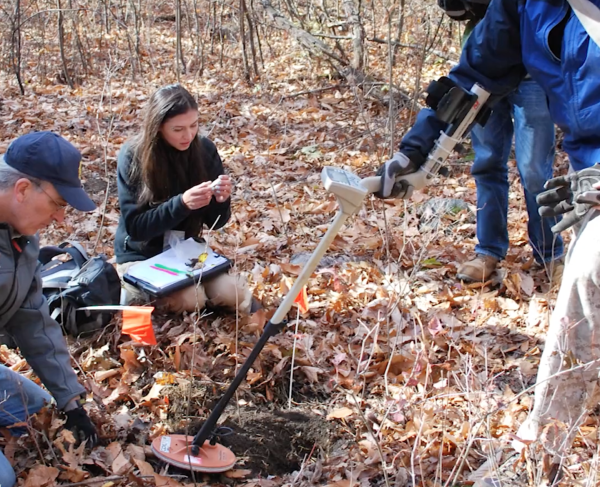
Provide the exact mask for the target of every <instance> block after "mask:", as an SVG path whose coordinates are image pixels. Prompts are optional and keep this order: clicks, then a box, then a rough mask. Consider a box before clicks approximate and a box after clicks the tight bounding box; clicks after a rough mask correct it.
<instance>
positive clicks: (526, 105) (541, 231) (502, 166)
mask: <svg viewBox="0 0 600 487" xmlns="http://www.w3.org/2000/svg"><path fill="white" fill-rule="evenodd" d="M513 120H514V122H513ZM513 132H514V134H515V155H516V159H517V169H518V171H519V175H520V177H521V184H522V186H523V190H524V192H525V203H526V205H527V213H528V215H529V222H528V224H527V230H528V232H529V243H530V245H531V247H532V248H533V255H534V257H535V260H536V261H537V262H540V263H542V262H550V261H552V260H554V259H557V258H559V257H561V256H562V254H563V242H562V239H561V237H560V235H558V236H555V235H554V234H553V233H552V231H551V230H550V227H552V226H553V225H554V224H555V223H556V221H557V220H555V219H553V218H542V217H540V216H539V214H538V205H537V203H536V201H535V198H536V196H537V195H538V194H539V193H540V192H542V191H543V189H544V183H545V182H546V181H547V180H548V179H550V178H552V165H553V162H554V124H553V122H552V119H551V118H550V114H549V112H548V107H547V101H546V95H545V93H544V92H543V90H542V89H541V88H540V87H539V85H538V84H537V83H535V82H534V81H532V80H524V81H523V82H521V84H520V85H519V88H518V89H517V90H516V91H514V92H513V93H511V94H510V95H508V96H507V97H506V98H504V99H503V100H501V101H500V102H499V103H498V104H497V105H496V106H495V108H494V111H493V113H492V115H491V116H490V119H489V120H488V122H487V124H486V125H485V127H481V126H479V125H477V126H476V127H475V128H474V129H473V131H472V132H471V139H472V141H473V150H474V151H475V162H474V163H473V166H472V168H471V174H472V175H473V176H474V178H475V183H476V184H477V240H478V241H479V243H478V244H477V246H476V247H475V251H476V252H477V253H479V254H484V255H490V256H492V257H495V258H496V259H500V260H502V259H504V257H506V252H507V250H508V229H507V214H508V186H509V184H508V166H507V162H508V157H509V155H510V149H511V145H512V138H513Z"/></svg>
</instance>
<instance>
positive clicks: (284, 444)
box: [0, 46, 598, 487]
mask: <svg viewBox="0 0 600 487" xmlns="http://www.w3.org/2000/svg"><path fill="white" fill-rule="evenodd" d="M273 49H274V51H275V52H273V53H272V55H271V56H270V58H269V59H270V60H269V61H268V62H267V63H265V65H264V66H263V72H262V77H261V79H260V80H254V82H253V83H247V82H244V81H240V80H238V78H239V73H237V74H236V75H235V76H234V75H232V73H236V72H237V71H236V70H237V69H238V68H237V67H236V66H235V65H234V63H232V62H231V61H229V60H228V59H225V61H224V64H223V66H220V65H219V61H218V58H217V56H216V55H214V56H213V57H209V58H208V59H209V62H208V63H207V66H206V67H205V70H204V72H203V74H202V76H201V77H195V76H193V75H182V77H181V82H182V84H184V85H185V86H186V87H187V88H188V89H189V90H190V91H192V92H193V93H194V95H196V96H197V97H198V102H199V106H200V113H199V116H200V123H201V132H202V133H203V134H204V135H207V136H208V137H210V138H211V139H212V140H213V141H214V142H215V144H216V145H217V147H218V149H219V152H220V154H221V157H222V158H223V160H224V164H225V166H226V168H227V171H228V172H229V174H231V176H232V178H233V179H234V181H235V190H234V193H233V196H232V217H231V220H230V222H229V223H228V225H227V226H226V227H225V228H224V229H222V230H220V231H217V232H208V233H205V237H207V238H208V240H209V242H210V243H211V245H212V246H213V247H214V248H215V250H217V251H220V252H221V253H223V254H225V255H227V256H228V257H229V258H230V259H231V260H232V261H233V262H234V270H235V272H239V273H241V274H242V275H244V276H245V277H246V278H247V279H248V282H249V283H250V286H251V288H252V289H253V292H254V295H255V297H256V298H257V299H258V300H259V301H260V302H261V303H262V304H263V307H264V309H263V310H261V311H259V312H257V313H255V314H254V315H252V316H236V315H235V314H231V313H223V312H217V311H212V312H205V313H203V314H201V315H198V314H189V315H185V316H183V317H180V316H169V315H164V314H161V313H159V312H155V313H154V315H153V323H154V331H155V334H156V337H157V341H158V345H156V346H141V345H139V344H137V343H135V342H133V341H131V339H130V338H129V337H128V336H127V335H122V334H121V332H120V329H121V322H122V320H121V317H120V315H119V314H118V315H116V316H115V318H114V320H113V321H112V323H111V324H110V325H109V326H108V327H107V328H106V329H104V330H102V331H100V332H97V333H96V334H94V335H92V336H84V337H79V338H77V339H73V338H69V343H70V347H71V351H72V355H73V360H74V364H75V368H76V370H77V371H78V373H79V374H80V377H81V380H82V382H84V383H85V384H86V386H87V388H88V390H89V391H90V395H89V404H88V406H87V407H88V408H89V411H90V415H91V417H92V419H93V420H94V422H95V423H96V424H97V426H98V428H99V432H100V437H101V439H102V443H101V445H100V446H97V447H96V448H95V449H94V450H93V451H91V452H90V451H89V450H85V449H84V448H83V447H80V448H77V447H76V446H75V445H74V444H73V438H72V437H71V436H70V435H69V434H67V433H65V432H64V431H63V430H61V429H60V425H61V420H60V419H59V418H58V416H57V415H56V413H55V412H54V411H52V410H49V411H47V412H46V413H44V414H40V415H38V417H37V419H36V423H35V428H34V429H33V430H32V432H31V433H32V434H30V435H27V436H24V437H22V438H20V439H14V438H11V437H9V436H5V437H4V439H3V440H0V441H1V442H2V443H3V445H4V452H5V454H6V456H7V457H8V458H9V459H10V460H11V461H12V462H13V463H14V465H15V469H16V471H17V472H18V474H19V477H20V479H19V482H20V483H21V484H23V485H25V486H27V487H33V486H36V487H46V486H50V485H53V484H54V483H59V484H69V485H102V486H103V487H111V486H113V485H125V484H128V485H144V484H146V483H149V484H156V485H160V486H163V485H164V486H178V485H182V484H190V483H192V482H193V483H195V484H196V485H212V486H218V485H245V486H248V487H251V486H257V487H258V486H264V487H267V486H280V485H289V486H292V485H294V486H308V485H327V486H330V487H334V486H335V487H352V486H359V485H360V486H373V485H377V486H379V485H381V486H383V485H391V486H396V487H401V486H404V485H424V486H425V485H427V486H442V485H443V486H452V485H472V484H473V483H474V482H475V481H476V480H477V475H479V474H481V473H482V472H484V471H487V470H490V469H493V466H494V465H495V464H496V463H497V464H503V463H504V461H505V460H506V459H507V458H510V456H511V451H510V448H509V447H508V444H509V440H510V438H511V435H514V434H515V433H516V431H517V429H518V426H519V424H520V423H521V422H522V421H523V419H524V418H525V417H526V414H527V411H528V410H529V408H530V407H531V404H532V389H531V386H532V385H533V384H534V382H535V376H536V372H537V367H538V363H539V359H540V356H541V351H542V350H543V346H544V335H545V333H546V331H547V327H548V318H549V311H550V310H551V308H552V303H553V301H554V299H555V291H556V286H553V285H551V281H550V280H549V278H548V269H539V268H536V266H535V265H533V259H532V252H531V249H530V248H529V246H528V241H527V213H526V209H525V202H524V198H523V194H522V190H521V187H520V183H519V180H518V175H517V172H516V169H515V165H514V161H513V160H511V162H510V181H511V188H510V211H509V234H510V249H509V253H508V256H507V258H506V260H505V261H503V262H502V264H501V266H500V268H499V270H498V271H497V272H496V274H495V275H494V277H493V279H491V280H490V281H489V282H487V283H485V284H483V285H465V284H463V283H461V282H459V281H457V280H456V276H455V275H456V269H457V267H458V265H459V264H460V263H461V262H463V261H464V260H466V259H467V258H469V257H470V256H472V255H473V251H474V245H475V243H476V239H475V215H476V191H475V184H474V181H473V179H472V178H471V177H470V175H469V163H470V161H471V160H472V154H468V153H467V155H465V156H460V157H454V158H453V160H452V161H451V162H450V165H449V167H450V169H451V174H450V176H449V177H448V178H446V179H439V180H437V181H436V183H435V184H434V185H433V186H431V187H429V188H427V189H426V190H425V191H423V192H420V193H417V194H415V195H414V196H413V198H412V199H411V200H409V201H400V200H389V201H380V200H377V199H375V198H373V199H369V200H368V201H367V202H366V204H365V206H364V207H363V209H362V210H361V211H360V212H359V213H358V214H357V215H356V216H355V217H353V218H352V219H351V220H349V222H348V223H347V224H346V226H345V227H344V228H343V229H342V231H341V232H340V233H339V235H338V236H337V238H336V239H335V241H334V242H333V244H332V246H331V248H330V250H329V253H328V254H327V258H326V260H324V261H323V262H322V265H320V267H319V268H318V269H317V271H316V272H315V274H314V275H313V276H312V278H311V279H310V282H309V284H308V298H309V304H310V309H309V311H308V312H307V313H304V314H302V315H300V316H299V318H298V317H297V314H296V309H295V308H294V309H293V311H292V312H291V313H290V325H289V326H288V328H286V329H285V330H284V331H283V332H282V333H281V334H279V335H277V336H275V337H273V338H272V339H271V340H270V341H269V342H268V343H267V345H266V347H265V349H264V350H263V352H262V353H261V355H260V357H259V358H258V359H257V361H256V363H255V364H254V365H253V367H252V369H251V370H250V372H249V374H248V378H247V381H245V382H244V383H243V384H242V386H241V387H240V388H239V390H238V392H237V394H236V396H235V397H234V399H233V400H232V402H231V404H230V406H229V407H228V409H227V410H226V411H225V414H224V416H223V417H222V422H223V424H224V425H228V426H230V427H231V428H232V429H233V432H234V433H233V435H230V436H227V437H223V438H222V440H221V441H222V442H223V443H224V444H225V445H226V446H228V447H229V448H231V449H232V450H233V451H234V453H235V454H236V455H237V456H238V460H239V461H238V463H237V465H236V466H235V468H234V469H233V470H231V471H229V472H227V473H225V474H219V475H203V474H196V475H195V478H193V477H192V476H190V475H189V473H187V472H185V471H182V470H178V469H174V468H166V466H165V465H164V464H163V463H161V462H160V461H158V460H157V459H156V458H155V457H154V456H153V454H152V453H151V451H150V449H149V443H150V442H151V440H152V439H154V438H156V437H157V436H160V435H162V434H165V433H168V432H190V433H191V434H194V433H195V432H196V431H197V429H198V426H199V425H200V424H201V423H202V420H203V419H204V418H206V416H207V414H208V413H209V412H210V410H211V408H212V407H213V406H214V404H215V401H216V400H218V398H219V397H220V396H221V394H222V393H223V391H224V390H225V388H226V387H227V384H228V383H229V382H230V381H231V380H232V378H233V376H234V374H235V371H236V370H237V369H238V368H239V366H240V365H241V363H243V361H244V359H245V357H246V356H247V355H248V354H249V352H250V350H251V348H252V346H253V345H254V343H255V342H256V341H257V339H258V337H259V336H260V333H261V331H262V330H263V328H264V325H265V323H266V321H267V320H268V318H269V316H270V315H272V313H273V312H274V310H275V309H276V307H277V305H278V304H279V303H280V301H281V300H282V298H283V297H284V296H285V294H286V292H287V291H288V289H289V288H290V287H291V284H292V283H293V280H294V279H295V277H296V276H297V275H298V273H299V271H300V270H301V266H302V262H303V260H302V259H303V258H304V257H305V256H306V255H307V254H309V253H310V252H312V250H313V249H314V247H315V245H316V244H317V243H318V241H319V239H320V237H321V236H322V235H323V234H324V232H325V231H326V230H327V228H328V225H329V223H330V222H331V220H332V219H333V216H334V215H335V211H336V208H337V205H336V202H335V200H334V198H333V197H332V196H330V195H328V194H327V193H326V192H325V190H324V189H323V187H322V185H321V183H320V171H321V168H322V167H324V166H327V165H333V166H339V167H343V168H346V169H349V170H352V171H353V172H355V173H357V174H359V175H360V176H362V177H364V176H369V175H373V174H374V172H375V171H376V169H377V167H378V166H379V165H380V164H381V162H382V161H384V160H385V159H386V157H387V156H388V155H389V134H388V129H387V127H386V123H387V108H386V107H384V106H382V105H381V104H380V103H379V102H377V101H373V100H371V99H370V98H368V97H367V96H365V94H364V93H362V92H361V91H360V89H358V88H357V87H351V86H348V85H347V84H345V82H340V81H339V80H336V79H333V78H332V77H328V76H317V75H316V74H314V73H316V72H322V71H323V68H322V67H321V66H320V65H318V64H316V63H315V62H314V61H312V60H311V59H310V58H308V57H306V56H305V55H303V54H301V53H300V52H299V51H298V50H297V49H287V50H286V48H285V47H281V46H280V47H273ZM372 49H373V52H372V53H371V58H372V59H378V58H380V57H382V55H381V52H383V51H381V50H383V49H384V47H380V46H375V47H373V48H372ZM380 51H381V52H380ZM163 54H164V55H163ZM417 54H418V52H415V53H411V52H408V53H405V54H403V55H402V56H400V58H399V59H398V63H399V65H401V66H403V67H404V68H403V70H402V73H401V74H399V76H398V77H399V79H398V84H399V85H400V86H402V87H406V88H407V90H408V89H409V88H410V83H412V81H411V80H414V78H415V76H416V75H415V69H416V68H415V67H414V66H415V65H416V64H418V63H417V59H416V56H417ZM148 55H149V56H150V55H151V56H152V57H153V60H154V61H153V62H154V70H153V71H150V72H148V73H147V74H146V76H145V77H144V80H143V81H142V80H140V79H136V80H132V79H131V78H130V77H128V76H127V75H125V74H120V73H109V74H107V75H106V77H104V79H98V80H96V81H94V80H88V81H85V82H83V83H82V84H81V85H79V86H77V87H76V88H75V89H72V90H71V89H69V88H68V87H67V86H64V85H60V84H56V83H55V82H51V81H49V80H47V79H39V78H37V79H36V77H32V79H31V80H30V81H29V82H28V84H27V92H26V94H25V95H23V96H22V95H20V94H18V92H17V90H16V88H14V86H13V84H14V83H12V81H10V82H9V80H8V78H7V79H6V81H7V82H6V83H3V85H2V86H3V88H2V89H1V91H0V97H1V100H2V102H1V108H0V120H2V125H1V127H0V152H1V153H3V152H4V151H5V149H6V147H7V146H8V144H9V142H10V141H11V140H12V139H13V138H15V137H16V136H18V135H20V134H23V133H26V132H29V131H32V130H53V131H56V132H58V133H61V134H62V135H64V136H66V137H68V138H69V139H70V140H71V141H72V142H73V143H74V144H75V145H76V146H78V147H79V148H80V150H81V151H82V153H83V155H84V163H83V164H84V165H83V179H84V180H85V187H86V189H87V190H88V191H89V192H90V194H91V195H92V197H93V199H94V200H95V201H96V202H97V203H98V209H97V210H96V211H95V212H93V213H91V214H82V213H78V212H76V211H74V210H69V211H68V212H67V217H66V219H65V222H64V223H62V224H54V225H52V226H51V227H50V228H48V229H47V230H44V231H43V232H42V233H41V238H42V241H43V242H44V243H53V244H56V243H60V242H62V241H65V240H78V241H80V242H82V243H83V244H84V245H85V246H86V247H87V249H88V250H89V251H90V253H105V254H107V255H108V256H109V257H110V256H112V254H113V250H112V242H113V237H114V234H115V230H116V226H117V222H118V219H119V205H118V199H117V193H116V183H115V172H116V157H117V153H118V150H119V148H120V147H121V146H122V144H123V142H124V141H125V140H127V138H128V137H129V136H131V135H132V134H133V133H135V131H136V130H137V129H138V127H139V122H140V113H141V112H140V110H141V108H142V107H143V106H144V103H145V101H146V100H147V98H148V96H149V94H150V93H152V91H153V90H154V89H156V88H157V87H159V86H161V85H162V84H167V83H170V82H173V81H174V80H173V79H172V78H173V76H172V59H170V58H169V56H167V54H165V53H163V52H161V50H160V47H156V52H154V53H149V54H148ZM450 67H451V63H449V62H446V61H444V60H440V59H437V58H435V56H432V57H431V58H428V63H427V65H426V69H425V70H424V73H423V76H422V80H421V83H422V86H426V84H427V83H428V82H429V81H430V80H431V79H435V78H437V77H438V76H440V75H442V74H444V73H446V72H447V71H448V70H449V69H450ZM169 73H170V74H169ZM413 116H414V114H412V113H411V110H410V103H408V104H405V105H404V106H403V108H402V109H401V110H400V111H399V113H398V115H397V122H398V123H397V127H396V128H397V131H398V134H397V135H396V138H397V139H398V138H399V135H401V133H402V132H403V131H405V130H406V129H407V128H408V127H409V126H410V121H411V119H412V118H413ZM565 161H566V159H565V156H564V154H562V153H560V152H559V155H558V156H557V171H565V170H566V162H565ZM297 318H298V319H297ZM296 326H297V331H296V330H295V327H296ZM294 348H295V354H294V371H293V375H292V376H291V374H290V367H291V361H292V351H293V349H294ZM0 361H1V362H2V363H4V364H6V365H8V366H11V367H12V368H13V369H15V370H19V371H21V372H22V373H24V374H26V375H28V376H30V377H33V376H32V371H31V370H29V368H28V365H27V363H26V362H25V361H24V360H23V359H22V357H21V356H20V355H19V354H18V352H16V351H13V350H9V349H7V348H6V347H4V346H3V347H2V348H1V349H0ZM290 384H291V386H290ZM290 391H291V395H290ZM597 427H598V420H597V418H595V417H590V418H589V419H588V420H587V421H586V422H585V424H584V425H583V426H582V427H581V428H580V434H579V435H578V437H577V440H576V442H575V446H574V449H573V453H572V455H571V456H570V457H569V461H568V465H567V466H566V476H565V484H564V485H571V484H572V485H584V484H583V483H577V482H578V481H581V479H588V481H589V479H590V478H592V477H593V475H594V471H595V470H596V469H597V466H596V462H597V455H596V447H597V441H596V437H597ZM543 461H544V459H543V458H541V457H539V456H538V457H536V456H535V455H530V456H524V457H522V458H519V459H517V460H516V461H515V460H514V459H513V460H512V463H510V465H511V466H510V468H508V470H507V471H506V472H505V473H504V474H503V475H505V477H503V482H504V483H503V484H502V485H542V480H541V476H542V475H543V473H544V468H543V465H542V464H543ZM482 465H483V467H482ZM480 467H481V468H480ZM505 470H506V469H505ZM476 471H477V474H475V476H474V472H476ZM577 479H579V480H577ZM510 482H512V483H510ZM587 485H593V483H592V484H587Z"/></svg>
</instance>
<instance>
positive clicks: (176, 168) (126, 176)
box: [115, 85, 252, 312]
mask: <svg viewBox="0 0 600 487" xmlns="http://www.w3.org/2000/svg"><path fill="white" fill-rule="evenodd" d="M117 173H118V174H117V185H118V191H119V204H120V207H121V218H120V220H119V226H118V229H117V235H116V238H115V255H116V257H117V270H118V272H119V275H121V276H123V274H125V273H126V272H127V270H128V268H129V267H130V266H131V265H133V264H134V263H136V262H139V261H142V260H145V259H148V258H150V257H154V256H155V255H157V254H159V253H161V252H162V251H163V250H164V248H165V247H166V244H167V243H168V241H169V239H170V238H171V235H173V234H176V235H177V237H180V238H186V239H187V238H190V237H199V236H200V235H201V234H202V229H203V227H204V225H206V226H207V227H208V228H213V229H218V228H221V227H222V226H223V225H225V224H226V223H227V221H228V220H229V217H230V215H231V211H230V201H231V200H230V196H231V191H232V189H233V183H232V180H231V178H230V177H229V176H228V175H227V174H225V171H224V169H223V163H222V162H221V158H220V157H219V154H218V152H217V148H216V147H215V145H214V144H213V143H212V142H211V141H210V140H209V139H207V138H206V137H202V136H200V135H199V134H198V104H197V103H196V100H194V97H193V96H192V95H191V94H190V93H189V92H188V91H187V90H186V89H185V88H183V87H182V86H181V85H169V86H164V87H163V88H160V89H159V90H158V91H156V92H155V93H154V94H153V95H152V96H151V97H150V100H149V101H148V105H147V106H146V110H145V114H144V120H143V125H142V131H141V132H140V133H139V134H138V135H136V136H134V137H133V138H132V139H131V140H129V141H127V142H126V143H125V144H124V145H123V147H122V148H121V151H120V152H119V157H118V161H117ZM124 287H125V289H126V290H127V296H128V301H131V300H132V299H139V298H141V297H143V295H141V294H140V291H139V290H138V289H137V288H135V287H133V286H130V285H127V284H124ZM207 300H209V301H210V303H211V304H213V305H217V306H226V307H230V308H236V307H237V309H239V310H240V311H242V312H248V311H250V307H251V302H252V295H251V294H250V292H249V290H248V287H247V285H246V282H245V281H244V280H242V279H241V278H239V276H233V275H230V274H227V273H224V274H220V275H218V276H217V277H214V278H212V279H209V280H207V281H206V282H204V280H203V282H202V284H201V285H199V286H190V287H189V288H185V289H183V290H181V291H177V292H175V293H173V294H171V295H169V296H168V297H167V298H164V299H163V304H164V306H165V307H166V308H168V309H169V310H171V311H174V312H182V311H193V310H195V309H197V308H200V309H201V308H203V307H204V305H205V303H206V302H207Z"/></svg>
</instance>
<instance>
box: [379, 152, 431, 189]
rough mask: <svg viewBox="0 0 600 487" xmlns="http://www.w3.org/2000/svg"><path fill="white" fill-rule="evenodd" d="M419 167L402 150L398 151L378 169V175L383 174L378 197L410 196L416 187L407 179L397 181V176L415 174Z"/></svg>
mask: <svg viewBox="0 0 600 487" xmlns="http://www.w3.org/2000/svg"><path fill="white" fill-rule="evenodd" d="M418 169H419V168H418V166H417V165H416V164H415V163H414V162H413V161H411V160H410V159H409V158H408V157H407V156H405V155H404V154H403V153H402V152H396V153H395V154H394V155H393V156H392V158H391V159H390V160H389V161H387V162H385V163H384V164H383V166H381V167H380V168H379V169H378V171H377V176H381V189H380V190H379V191H377V192H376V193H375V196H377V197H378V198H403V199H406V198H410V196H411V195H412V192H413V190H414V189H415V188H414V187H413V186H412V185H410V184H408V183H407V182H406V181H403V180H400V181H396V177H397V176H403V175H407V174H413V173H415V172H417V171H418ZM416 189H422V188H420V187H419V188H416Z"/></svg>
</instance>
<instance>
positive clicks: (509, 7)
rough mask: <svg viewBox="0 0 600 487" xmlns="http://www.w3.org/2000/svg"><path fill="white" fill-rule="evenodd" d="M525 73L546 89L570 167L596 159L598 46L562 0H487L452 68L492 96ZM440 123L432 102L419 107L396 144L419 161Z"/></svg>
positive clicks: (599, 144) (599, 138) (598, 0)
mask: <svg viewBox="0 0 600 487" xmlns="http://www.w3.org/2000/svg"><path fill="white" fill-rule="evenodd" d="M591 2H592V3H593V4H594V5H596V6H598V7H600V0H591ZM526 73H529V74H530V75H531V77H532V78H533V79H534V80H535V81H537V82H538V83H539V84H540V86H541V87H542V88H543V89H544V91H545V92H546V95H547V97H548V104H549V109H550V113H551V115H552V118H553V120H554V122H555V123H556V125H558V126H559V127H560V128H561V129H562V131H563V132H564V134H565V138H564V143H563V148H564V150H565V151H566V152H567V153H568V154H569V157H570V159H571V164H572V165H573V168H574V169H575V170H579V169H583V168H585V167H589V166H592V165H593V164H595V163H596V162H600V47H599V46H597V45H596V44H595V43H594V41H592V40H591V39H590V37H589V35H588V34H587V33H586V31H585V29H584V28H583V26H582V25H581V23H580V22H579V20H578V19H577V17H576V16H575V15H574V14H573V12H572V10H571V8H570V7H569V3H568V2H567V1H566V0H492V3H491V4H490V6H489V8H488V11H487V13H486V16H485V18H484V19H483V20H482V21H481V22H480V23H479V24H478V25H477V27H476V28H475V30H474V31H473V33H472V34H471V36H470V37H469V39H468V41H467V43H466V44H465V47H464V50H463V52H462V56H461V59H460V62H459V64H458V65H457V66H456V67H455V68H454V69H453V70H452V71H451V73H450V75H449V76H450V78H452V79H453V80H454V81H455V82H457V83H458V84H460V85H461V86H463V87H464V88H467V89H469V88H470V87H471V86H473V84H474V83H479V84H480V85H481V86H483V87H484V88H485V89H486V90H488V91H490V92H491V93H492V97H491V98H490V101H491V103H494V102H496V101H497V100H498V99H500V98H501V97H503V96H505V95H506V94H508V93H509V92H511V91H512V90H514V89H515V88H516V87H517V86H518V85H519V83H520V81H521V80H522V79H523V78H524V77H525V75H526ZM444 128H445V126H444V125H443V124H442V123H441V122H439V121H438V120H437V119H436V118H435V115H434V113H433V112H432V110H430V109H424V110H421V112H420V113H419V115H418V117H417V121H416V123H415V125H414V126H413V128H412V129H411V130H410V131H409V132H408V133H407V134H406V136H405V137H404V139H403V140H402V142H401V144H400V151H401V152H404V153H405V154H406V155H407V156H409V157H410V158H411V159H412V160H413V161H415V162H417V163H418V164H421V163H422V162H424V160H425V158H426V157H427V154H428V152H429V151H430V150H431V148H432V146H433V142H434V140H435V139H436V138H437V136H438V134H439V132H440V130H443V129H444Z"/></svg>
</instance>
